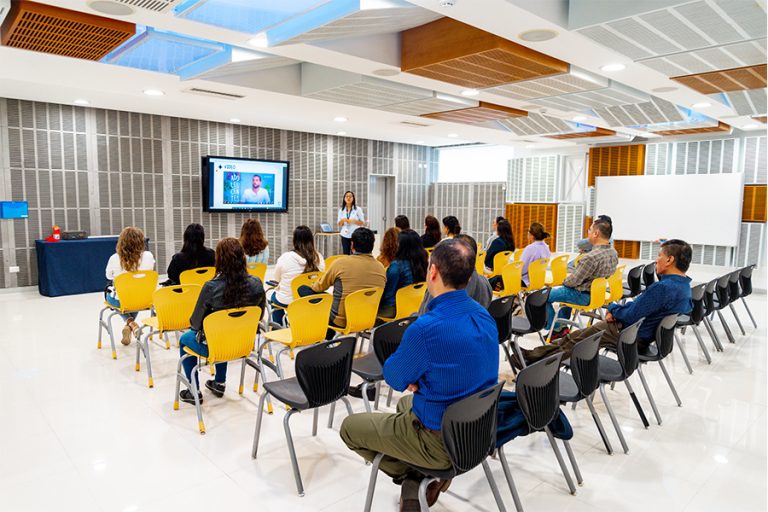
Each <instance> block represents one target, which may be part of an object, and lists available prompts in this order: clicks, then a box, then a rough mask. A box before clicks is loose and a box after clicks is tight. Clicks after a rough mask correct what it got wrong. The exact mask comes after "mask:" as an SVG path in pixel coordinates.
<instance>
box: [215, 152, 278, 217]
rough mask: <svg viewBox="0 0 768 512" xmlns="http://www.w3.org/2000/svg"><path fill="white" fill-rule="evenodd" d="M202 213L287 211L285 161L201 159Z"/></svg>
mask: <svg viewBox="0 0 768 512" xmlns="http://www.w3.org/2000/svg"><path fill="white" fill-rule="evenodd" d="M201 181H202V183H203V211H206V212H286V211H288V162H282V161H278V160H256V159H250V158H233V157H223V156H206V157H203V176H202V180H201Z"/></svg>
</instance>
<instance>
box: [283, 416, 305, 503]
mask: <svg viewBox="0 0 768 512" xmlns="http://www.w3.org/2000/svg"><path fill="white" fill-rule="evenodd" d="M296 412H298V411H297V410H296V409H291V410H290V411H288V412H287V413H285V418H283V430H285V440H286V441H287V442H288V454H289V455H290V456H291V466H292V467H293V476H294V478H295V479H296V490H297V491H298V493H299V496H304V485H303V484H302V483H301V473H300V472H299V461H298V459H297V458H296V449H295V448H294V446H293V436H292V435H291V426H290V424H289V420H290V419H291V416H293V415H294V414H295V413H296Z"/></svg>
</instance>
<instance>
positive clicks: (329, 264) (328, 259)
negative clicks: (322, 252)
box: [325, 254, 347, 268]
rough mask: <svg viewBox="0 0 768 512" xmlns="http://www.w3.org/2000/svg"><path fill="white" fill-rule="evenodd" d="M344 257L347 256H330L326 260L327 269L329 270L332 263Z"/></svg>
mask: <svg viewBox="0 0 768 512" xmlns="http://www.w3.org/2000/svg"><path fill="white" fill-rule="evenodd" d="M344 256H347V255H346V254H334V255H333V256H328V257H327V258H325V268H328V267H330V266H331V263H333V262H334V261H336V260H338V259H341V258H343V257H344Z"/></svg>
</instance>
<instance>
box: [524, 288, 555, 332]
mask: <svg viewBox="0 0 768 512" xmlns="http://www.w3.org/2000/svg"><path fill="white" fill-rule="evenodd" d="M551 291H552V289H551V288H542V289H540V290H536V291H534V292H531V293H529V294H528V296H527V297H526V298H525V317H526V318H527V319H528V322H529V323H530V324H531V329H533V330H534V331H540V330H542V329H543V328H544V326H545V325H546V324H547V300H548V299H549V292H551Z"/></svg>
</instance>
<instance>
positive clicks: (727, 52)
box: [638, 39, 766, 76]
mask: <svg viewBox="0 0 768 512" xmlns="http://www.w3.org/2000/svg"><path fill="white" fill-rule="evenodd" d="M765 45H766V39H757V40H754V41H745V42H742V43H734V44H729V45H724V46H717V47H713V48H705V49H701V50H692V51H690V52H683V53H676V54H672V55H667V56H664V57H655V58H652V59H645V60H640V61H638V62H640V63H641V64H644V65H646V66H648V67H649V68H652V69H655V70H656V71H658V72H660V73H663V74H665V75H667V76H680V75H693V74H696V73H707V72H710V71H718V70H721V69H733V68H740V67H745V66H754V65H758V64H765V61H766V50H765Z"/></svg>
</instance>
